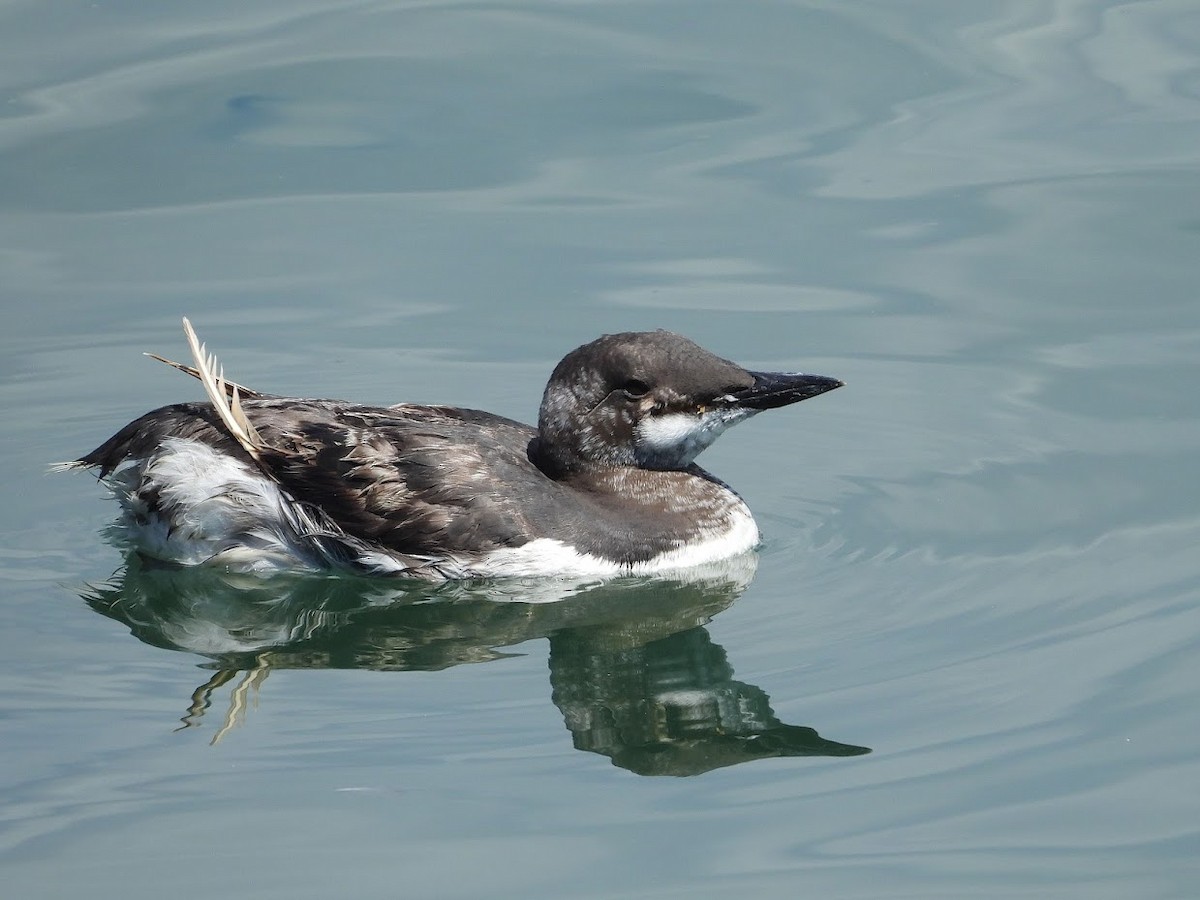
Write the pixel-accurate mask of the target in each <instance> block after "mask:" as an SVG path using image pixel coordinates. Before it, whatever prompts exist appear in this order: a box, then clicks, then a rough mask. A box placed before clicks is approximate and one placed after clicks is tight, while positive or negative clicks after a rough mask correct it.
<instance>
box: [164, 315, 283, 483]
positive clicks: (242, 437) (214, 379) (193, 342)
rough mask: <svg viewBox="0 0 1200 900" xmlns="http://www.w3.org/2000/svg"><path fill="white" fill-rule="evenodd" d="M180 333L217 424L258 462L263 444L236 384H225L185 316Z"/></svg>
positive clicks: (218, 368)
mask: <svg viewBox="0 0 1200 900" xmlns="http://www.w3.org/2000/svg"><path fill="white" fill-rule="evenodd" d="M183 332H184V334H185V335H187V340H188V346H189V347H190V348H191V350H192V359H193V360H194V361H195V363H196V373H197V376H198V377H199V379H200V381H201V382H202V383H203V385H204V392H205V393H206V394H208V399H209V402H210V403H212V405H213V407H214V408H215V409H216V411H217V415H218V416H219V417H220V419H221V424H223V425H224V426H225V428H226V429H227V430H228V431H229V433H230V434H231V435H232V436H233V438H234V439H235V440H236V441H237V442H238V443H239V444H241V445H242V448H243V449H244V450H245V451H246V452H247V453H249V454H250V455H251V456H252V457H254V459H256V460H261V459H262V451H263V450H264V449H266V444H265V443H264V442H263V439H262V438H261V437H260V436H259V434H258V431H257V430H256V429H255V427H254V424H253V423H252V422H251V421H250V420H249V419H248V418H246V413H245V411H244V410H243V409H242V403H241V399H240V398H239V396H238V387H239V385H237V384H234V383H233V382H226V381H225V370H224V368H222V367H221V366H220V364H219V363H218V362H217V358H216V357H215V356H213V355H212V354H210V353H208V352H207V350H206V349H205V346H204V345H203V344H202V343H200V339H199V338H198V337H196V332H195V330H194V329H193V328H192V323H191V322H189V321H188V320H187V317H184V320H183Z"/></svg>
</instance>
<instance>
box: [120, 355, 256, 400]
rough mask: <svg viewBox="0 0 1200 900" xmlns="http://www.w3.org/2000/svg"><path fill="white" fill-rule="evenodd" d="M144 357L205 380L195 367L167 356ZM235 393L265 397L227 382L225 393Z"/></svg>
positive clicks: (242, 386)
mask: <svg viewBox="0 0 1200 900" xmlns="http://www.w3.org/2000/svg"><path fill="white" fill-rule="evenodd" d="M142 355H143V356H148V357H150V358H151V359H156V360H158V361H159V362H160V363H166V364H167V365H168V366H170V367H171V368H172V369H178V370H179V371H180V372H183V373H184V374H185V375H191V376H192V377H193V378H199V379H200V380H201V381H203V380H204V379H203V378H202V376H201V375H200V370H199V369H197V368H195V367H194V366H189V365H186V364H185V363H181V362H175V360H173V359H167V358H166V357H165V356H159V355H158V354H157V353H143V354H142ZM234 391H237V392H238V393H240V394H241V395H242V396H243V397H262V396H263V392H262V391H256V390H254V388H248V387H246V386H245V385H244V384H238V383H237V382H236V381H226V382H225V393H226V394H227V395H231V394H232V393H233V392H234Z"/></svg>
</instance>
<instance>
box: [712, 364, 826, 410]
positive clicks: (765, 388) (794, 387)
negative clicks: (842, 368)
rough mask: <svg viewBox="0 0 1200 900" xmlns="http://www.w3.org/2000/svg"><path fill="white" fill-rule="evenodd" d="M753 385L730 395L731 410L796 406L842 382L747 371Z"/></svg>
mask: <svg viewBox="0 0 1200 900" xmlns="http://www.w3.org/2000/svg"><path fill="white" fill-rule="evenodd" d="M750 374H751V375H753V376H754V384H753V386H751V387H748V388H746V389H745V390H744V391H738V392H737V393H735V394H732V395H731V396H732V397H733V403H732V405H733V406H735V407H740V408H742V409H753V410H762V409H775V408H776V407H780V406H787V405H789V404H791V403H799V402H800V401H801V400H807V399H808V398H809V397H816V396H817V395H818V394H824V393H825V392H826V391H832V390H833V389H834V388H840V387H841V386H842V384H843V382H841V381H838V380H837V379H836V378H826V377H825V376H824V375H805V374H803V373H801V372H751V373H750Z"/></svg>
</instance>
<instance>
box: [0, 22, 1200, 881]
mask: <svg viewBox="0 0 1200 900" xmlns="http://www.w3.org/2000/svg"><path fill="white" fill-rule="evenodd" d="M0 51H2V52H0V91H2V94H0V96H3V99H4V102H3V104H2V105H0V297H2V298H3V305H2V306H0V309H2V312H0V317H2V318H0V322H2V323H3V328H2V329H0V397H2V398H3V409H4V415H3V417H2V419H0V423H2V424H0V443H2V445H3V451H4V457H3V458H4V459H5V461H6V463H7V464H6V466H5V471H4V475H3V476H2V477H3V485H2V488H0V490H2V491H3V494H2V496H3V498H4V503H3V505H2V506H0V532H2V534H3V537H2V540H0V578H2V579H3V586H4V602H3V604H2V605H0V734H2V735H3V737H2V739H0V822H2V823H3V825H2V827H3V830H2V831H0V870H2V872H3V883H4V885H5V889H4V895H5V896H6V897H8V896H12V897H22V898H24V897H63V896H72V895H78V894H83V893H85V892H86V893H87V894H89V895H90V896H96V897H100V898H108V897H114V898H115V897H121V898H127V897H160V896H163V895H164V894H170V895H171V896H173V897H177V898H189V897H210V896H212V895H213V894H214V893H218V892H219V893H226V894H229V895H233V896H239V897H255V898H258V897H262V898H267V897H285V896H286V897H294V896H329V895H341V894H353V895H356V896H363V897H394V896H405V897H447V898H450V897H478V896H483V895H487V896H494V897H521V898H534V897H556V898H557V897H594V898H609V897H655V898H658V897H724V896H741V895H745V894H747V893H758V894H762V895H764V896H797V895H806V894H813V895H818V894H821V895H828V896H832V897H839V898H842V897H846V898H850V897H879V896H887V897H912V898H930V897H954V898H961V897H987V898H991V897H1018V896H1021V897H1024V896H1028V897H1087V898H1098V897H1099V898H1130V897H1138V898H1168V897H1170V898H1184V897H1191V896H1193V895H1194V893H1195V884H1196V882H1197V877H1198V876H1200V866H1198V865H1197V858H1200V824H1198V819H1197V814H1196V811H1197V803H1196V800H1195V789H1194V787H1193V786H1194V785H1195V784H1196V783H1198V782H1200V719H1198V718H1197V716H1196V712H1195V706H1196V704H1195V700H1194V693H1195V685H1196V684H1197V683H1198V679H1200V653H1198V652H1197V651H1198V650H1200V609H1198V608H1197V600H1198V599H1200V553H1198V552H1197V549H1196V548H1197V545H1198V544H1200V464H1198V463H1197V460H1198V459H1200V453H1198V450H1200V415H1198V414H1200V405H1198V402H1197V391H1196V384H1197V375H1198V372H1197V359H1200V312H1198V309H1197V308H1198V302H1197V297H1196V291H1197V285H1198V284H1200V267H1198V264H1197V260H1200V213H1198V212H1197V210H1200V20H1198V19H1197V17H1196V14H1195V12H1194V5H1193V4H1191V3H1188V2H1185V0H1175V2H1170V0H1167V2H1157V3H1120V2H1112V0H1095V2H1088V0H1077V2H1066V0H1059V2H1052V0H1026V2H1017V3H1006V4H983V3H959V2H955V3H948V2H934V0H918V2H912V3H905V4H895V3H886V2H875V3H871V2H856V3H844V4H825V3H817V2H799V3H774V2H767V3H761V4H753V5H750V4H733V3H723V4H722V3H716V4H684V3H670V2H663V3H655V2H646V3H571V4H563V3H547V2H541V0H533V2H529V3H524V4H505V3H493V4H488V3H466V4H464V3H454V2H443V0H434V2H430V3H425V4H410V3H350V2H347V3H330V2H323V0H312V2H305V3H287V4H284V3H277V2H262V3H257V4H252V5H249V6H246V5H244V4H231V3H224V4H216V5H213V4H208V5H205V6H204V7H196V8H194V9H193V8H187V9H184V8H178V9H174V8H167V7H163V6H161V5H153V4H145V3H138V2H125V3H113V4H101V5H97V4H84V3H60V4H56V5H54V6H53V8H51V7H49V6H46V5H45V4H31V3H7V4H0ZM185 314H186V315H188V316H190V317H191V318H192V320H193V321H194V322H195V323H196V325H197V328H198V329H199V331H200V332H201V334H202V336H203V337H204V338H205V339H206V340H207V341H208V342H209V344H210V346H211V347H212V348H213V349H215V350H216V351H217V352H218V353H219V354H220V356H221V359H222V361H223V362H224V363H225V365H226V369H227V371H228V373H229V374H230V376H231V377H232V378H235V379H236V380H238V381H240V382H242V383H245V384H249V385H252V386H256V387H259V388H261V389H263V390H267V391H272V392H278V393H293V394H297V395H302V396H314V395H325V396H334V397H348V398H353V399H356V400H361V401H368V402H396V401H399V400H420V401H437V402H447V403H457V404H462V405H470V406H476V407H480V408H484V409H489V410H492V411H495V412H498V413H501V414H504V415H508V416H512V417H514V418H518V419H523V420H526V421H529V420H531V419H532V418H533V417H534V416H535V415H536V404H537V401H538V399H539V398H540V394H541V389H542V387H543V385H544V382H545V378H546V376H547V374H548V373H549V371H550V370H551V368H552V367H553V365H554V363H555V362H556V361H557V360H558V358H559V357H561V356H562V354H563V353H564V352H566V351H567V350H568V349H570V348H572V347H574V346H576V345H578V344H580V343H582V342H584V341H586V340H589V339H591V338H593V337H595V336H596V335H598V334H600V333H602V332H605V331H617V330H627V329H641V328H654V327H667V328H671V329H673V330H676V331H680V332H683V333H685V334H687V335H689V336H690V337H692V338H694V339H695V340H697V341H698V342H700V343H702V344H704V345H705V346H707V347H709V348H711V349H712V350H714V351H715V352H717V353H719V354H721V355H722V356H726V357H729V358H732V359H735V360H737V361H739V362H741V363H743V364H746V365H749V366H753V367H755V368H779V369H805V370H809V371H817V372H821V373H825V374H829V375H833V376H836V377H839V378H842V379H843V380H845V381H846V382H847V386H846V387H845V388H844V389H842V390H839V391H837V392H835V393H833V394H830V395H828V396H826V397H822V398H819V399H817V400H814V401H811V402H809V403H805V404H803V405H801V406H799V407H795V408H792V409H787V410H780V411H778V412H772V413H768V414H766V415H764V416H761V417H759V418H757V419H755V420H754V421H753V422H751V423H748V424H746V425H744V426H741V427H739V428H737V429H735V430H734V431H733V432H731V433H729V434H728V435H726V436H725V437H724V438H722V440H721V441H720V442H719V443H718V444H717V445H716V446H715V447H713V448H712V449H711V450H709V451H707V452H706V454H705V456H704V457H703V458H702V462H703V463H704V464H705V465H706V466H708V467H709V468H710V469H711V470H712V471H714V472H715V473H716V474H718V475H719V476H721V477H722V478H724V479H725V480H727V481H729V482H730V483H731V484H733V485H734V486H735V487H736V488H737V489H738V490H739V491H740V492H741V493H742V494H743V495H744V496H745V497H746V499H747V501H748V502H749V504H750V506H751V507H752V508H753V509H754V510H755V513H756V515H757V517H758V519H759V522H760V525H761V526H762V528H763V531H764V534H765V543H764V546H763V548H762V550H761V552H760V553H759V554H758V556H757V558H756V560H754V561H753V564H752V565H749V566H747V567H745V568H743V569H739V570H737V571H732V572H727V573H724V575H722V576H719V577H717V576H714V577H709V578H707V579H696V580H690V581H687V580H674V581H636V580H629V581H620V582H617V583H613V584H608V585H589V586H584V587H582V588H578V587H577V588H569V589H568V588H563V587H562V586H555V585H546V584H526V585H516V586H513V585H508V586H504V587H503V588H501V586H497V585H472V586H449V587H446V588H442V589H438V590H430V589H428V588H411V587H410V588H406V587H404V586H397V585H394V584H388V585H380V584H376V583H365V584H364V583H361V582H350V581H343V580H336V579H307V580H306V579H301V580H298V581H292V580H289V581H278V582H267V583H264V582H258V581H245V580H239V579H228V578H223V577H220V576H219V575H215V574H211V573H209V574H197V573H179V572H173V571H169V570H168V571H163V570H153V569H146V568H144V567H141V566H138V565H137V564H136V563H134V564H131V565H127V564H126V561H125V560H124V559H123V558H122V556H121V554H120V552H119V551H118V550H117V549H116V548H114V547H113V546H111V545H110V544H108V543H107V542H106V541H105V539H104V535H103V529H104V527H105V525H106V524H107V523H108V522H109V521H111V519H112V517H113V512H114V507H113V504H112V502H111V500H108V499H107V498H105V497H104V494H103V491H102V490H101V489H100V488H99V487H98V486H97V485H96V484H94V483H93V481H92V480H91V479H90V478H88V477H87V476H84V475H80V474H72V475H54V476H47V475H45V474H44V470H45V467H46V465H47V464H48V463H50V462H54V461H57V460H62V459H68V458H71V457H73V456H75V455H78V454H79V453H82V452H85V451H87V450H89V449H91V448H92V447H93V446H95V445H96V444H97V443H99V442H100V441H101V440H103V439H104V438H106V437H107V436H108V435H109V434H111V433H112V432H113V431H114V430H115V429H116V428H117V427H119V426H120V425H122V424H124V423H125V422H126V421H128V420H129V419H131V418H132V417H134V416H136V415H138V414H140V413H142V412H144V411H145V410H147V409H150V408H152V407H154V406H156V405H160V404H163V403H167V402H174V401H178V400H182V399H198V398H199V396H200V395H199V392H198V386H197V385H196V384H195V383H194V382H191V381H190V380H188V379H186V378H184V377H183V376H179V375H177V374H175V373H172V372H170V371H169V370H167V369H165V368H163V367H161V366H159V365H158V364H156V363H153V362H151V361H149V360H146V359H145V358H144V357H142V356H141V353H142V351H146V350H151V351H156V352H159V353H163V354H165V355H167V356H171V357H174V358H181V357H182V356H183V355H184V353H185V350H184V345H183V341H182V336H181V332H180V328H179V319H180V317H181V316H182V315H185ZM530 600H537V601H539V602H537V603H531V602H527V601H530ZM867 750H869V751H870V752H865V751H867Z"/></svg>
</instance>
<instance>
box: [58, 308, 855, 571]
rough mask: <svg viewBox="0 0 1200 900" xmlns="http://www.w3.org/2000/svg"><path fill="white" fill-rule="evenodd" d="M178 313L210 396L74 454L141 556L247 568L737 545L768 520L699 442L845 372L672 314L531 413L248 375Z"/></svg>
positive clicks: (440, 564) (640, 564)
mask: <svg viewBox="0 0 1200 900" xmlns="http://www.w3.org/2000/svg"><path fill="white" fill-rule="evenodd" d="M183 322H184V331H185V334H186V335H187V339H188V344H189V346H190V348H191V352H192V357H193V360H194V362H195V365H194V366H188V365H184V364H182V363H173V362H171V361H170V360H166V359H163V358H162V357H155V358H157V359H160V360H161V361H163V362H167V363H168V364H169V365H173V366H175V367H176V368H178V369H181V370H183V371H185V372H187V373H188V374H191V375H194V376H195V377H197V378H199V379H200V380H201V381H202V382H203V384H204V388H205V392H206V394H207V397H208V402H201V403H177V404H173V405H170V406H164V407H162V408H160V409H156V410H153V411H151V412H148V413H146V414H145V415H143V416H141V417H140V418H138V419H136V420H134V421H133V422H130V423H129V424H128V425H126V426H125V427H124V428H122V429H121V430H120V431H118V432H117V433H116V434H115V435H113V436H112V437H111V438H109V439H108V440H107V441H105V442H104V443H103V444H101V445H100V446H99V447H97V448H96V449H95V450H93V451H92V452H91V453H88V454H87V455H85V456H83V457H81V458H79V459H77V460H75V461H73V462H70V463H66V464H65V465H64V466H63V468H94V469H96V470H98V472H99V477H100V478H101V479H102V480H104V481H105V482H106V483H107V484H108V485H109V486H110V487H111V488H112V490H113V492H114V494H115V495H116V497H117V499H118V500H119V502H120V505H121V509H122V519H121V520H120V522H119V527H120V528H121V530H122V531H123V532H124V535H125V539H126V540H127V542H128V543H129V544H130V545H131V546H132V547H133V548H134V549H136V550H137V551H138V552H140V553H142V554H143V555H145V556H148V557H151V558H154V559H159V560H165V561H168V562H173V563H177V564H181V565H202V564H203V565H217V566H222V567H225V568H227V569H231V570H235V571H247V572H270V571H279V570H328V569H332V570H350V571H354V572H358V573H363V574H373V575H400V576H411V577H417V578H426V579H435V580H441V579H457V578H473V577H493V576H571V577H579V576H587V577H591V576H596V577H605V576H614V575H620V574H635V573H652V572H662V571H668V570H675V569H681V568H684V567H688V566H694V565H699V564H703V563H708V562H712V561H716V560H721V559H726V558H729V557H732V556H735V555H738V554H741V553H744V552H745V551H748V550H750V549H751V548H753V547H754V546H755V545H756V544H757V543H758V542H759V531H758V527H757V525H756V524H755V522H754V518H753V516H752V515H751V513H750V510H749V508H748V507H747V506H746V504H745V503H744V502H743V500H742V499H741V497H739V496H738V495H737V494H736V493H735V492H734V491H733V490H732V489H731V488H730V487H728V486H727V485H726V484H725V483H724V482H722V481H720V480H719V479H717V478H716V477H714V476H713V475H711V474H709V473H708V472H707V471H705V470H704V469H702V468H700V467H699V466H698V465H696V463H695V462H694V460H695V458H696V455H697V454H699V453H700V452H701V451H702V450H704V448H706V447H708V446H709V445H710V444H711V443H712V442H713V441H714V440H716V438H717V437H718V436H720V434H721V433H722V432H723V431H725V430H726V429H727V428H729V427H730V426H732V425H735V424H737V423H738V422H741V421H744V420H745V419H748V418H750V417H751V416H753V415H756V414H757V413H759V412H762V411H763V410H767V409H774V408H777V407H782V406H787V405H789V404H792V403H796V402H799V401H801V400H806V399H808V398H810V397H815V396H817V395H818V394H823V393H825V392H826V391H830V390H833V389H834V388H837V387H841V386H842V382H840V381H838V380H837V379H834V378H827V377H824V376H821V375H808V374H802V373H791V372H754V371H749V370H747V369H744V368H742V367H741V366H739V365H736V364H735V363H732V362H730V361H728V360H725V359H722V358H720V357H718V356H716V355H714V354H712V353H710V352H709V351H707V350H705V349H704V348H702V347H700V346H699V345H697V344H695V343H693V342H692V341H691V340H689V339H688V338H686V337H683V336H681V335H678V334H674V333H672V332H669V331H650V332H624V333H620V334H607V335H604V336H602V337H600V338H598V339H597V340H594V341H592V342H591V343H588V344H584V345H583V346H581V347H579V348H577V349H575V350H572V351H571V352H570V353H568V354H567V355H566V357H564V358H563V360H562V361H561V362H560V363H559V364H558V366H557V367H556V368H555V369H554V372H553V374H551V376H550V380H549V383H548V384H547V385H546V390H545V393H544V395H543V397H542V403H541V409H540V412H539V415H538V424H537V428H531V427H529V426H527V425H524V424H521V423H520V422H516V421H514V420H512V419H507V418H503V417H501V416H497V415H493V414H491V413H487V412H482V411H479V410H474V409H460V408H456V407H450V406H429V405H417V404H408V403H401V404H397V405H395V406H386V407H379V406H368V405H362V404H357V403H349V402H344V401H340V400H311V399H298V398H290V397H280V396H274V395H270V394H265V393H262V392H259V391H255V390H252V389H250V388H246V387H244V386H242V385H239V384H236V383H234V382H229V381H226V380H225V378H224V373H223V370H222V369H221V368H219V366H218V365H217V362H216V359H215V358H214V357H212V356H211V355H210V354H209V353H208V352H207V350H206V348H205V347H204V345H203V344H201V343H200V341H199V339H198V338H197V337H196V333H195V331H194V330H193V329H192V326H191V323H190V322H188V320H187V319H184V320H183ZM150 355H153V354H150Z"/></svg>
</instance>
